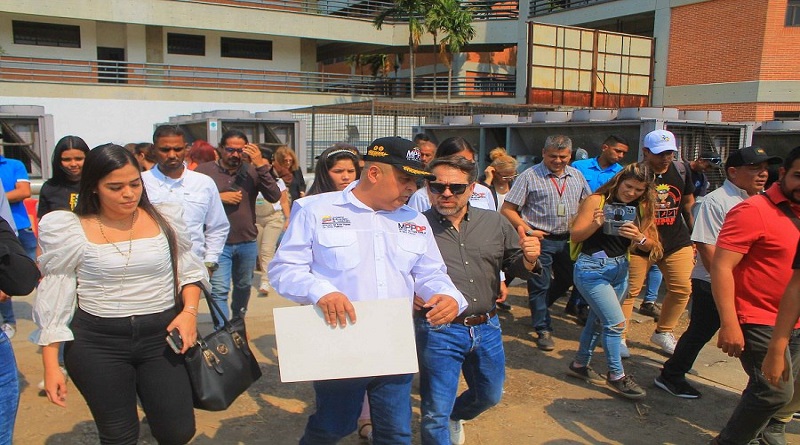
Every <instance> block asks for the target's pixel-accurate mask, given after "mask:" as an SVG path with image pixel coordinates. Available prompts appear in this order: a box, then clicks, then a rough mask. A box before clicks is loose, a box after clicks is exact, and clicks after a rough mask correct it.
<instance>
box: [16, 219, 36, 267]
mask: <svg viewBox="0 0 800 445" xmlns="http://www.w3.org/2000/svg"><path fill="white" fill-rule="evenodd" d="M17 238H19V243H20V244H22V248H23V249H25V254H26V255H28V258H30V259H32V260H34V261H36V246H37V243H36V235H35V234H34V233H33V229H32V228H30V227H28V228H27V229H21V230H20V231H19V233H18V234H17Z"/></svg>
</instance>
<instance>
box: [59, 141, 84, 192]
mask: <svg viewBox="0 0 800 445" xmlns="http://www.w3.org/2000/svg"><path fill="white" fill-rule="evenodd" d="M67 150H80V151H82V152H83V154H84V155H88V154H89V146H88V145H86V141H84V140H83V139H81V138H79V137H78V136H64V137H63V138H61V139H59V141H58V143H57V144H56V147H55V148H54V149H53V159H52V162H53V164H52V166H53V170H52V172H53V177H52V178H51V181H52V182H53V183H56V184H59V185H63V184H68V183H70V182H72V181H70V180H69V176H67V172H65V171H64V167H62V166H61V154H62V153H64V152H65V151H67ZM81 174H83V171H81Z"/></svg>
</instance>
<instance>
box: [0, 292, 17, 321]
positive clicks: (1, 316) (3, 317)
mask: <svg viewBox="0 0 800 445" xmlns="http://www.w3.org/2000/svg"><path fill="white" fill-rule="evenodd" d="M2 323H8V324H14V325H15V324H17V317H15V316H14V307H13V306H12V305H11V299H10V298H9V299H7V300H6V301H0V324H2Z"/></svg>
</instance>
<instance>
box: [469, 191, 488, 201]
mask: <svg viewBox="0 0 800 445" xmlns="http://www.w3.org/2000/svg"><path fill="white" fill-rule="evenodd" d="M484 199H486V193H485V192H480V193H479V192H472V196H470V197H469V200H470V201H483V200H484Z"/></svg>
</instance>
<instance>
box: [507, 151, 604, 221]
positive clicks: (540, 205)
mask: <svg viewBox="0 0 800 445" xmlns="http://www.w3.org/2000/svg"><path fill="white" fill-rule="evenodd" d="M562 189H563V193H559V192H560V191H561V190H562ZM591 193H592V192H591V190H590V189H589V184H588V183H587V182H586V179H585V178H584V177H583V174H581V172H580V171H578V170H577V169H575V168H573V167H570V166H566V167H565V168H564V173H563V174H562V175H561V176H556V175H555V174H553V173H552V172H551V171H550V170H549V169H548V168H547V167H546V166H545V165H544V163H539V164H536V165H534V166H533V167H531V168H529V169H527V170H525V171H524V172H522V174H520V175H519V177H518V178H517V180H516V181H514V185H513V186H512V187H511V190H510V191H509V192H508V194H507V195H506V202H510V203H511V204H515V205H517V206H519V212H520V215H521V216H522V219H523V220H524V221H525V222H526V223H528V225H530V226H531V227H533V228H534V229H538V230H542V231H544V232H547V233H549V234H551V235H564V234H567V233H569V224H570V221H571V220H572V217H573V216H575V214H576V213H578V204H580V202H581V201H582V200H583V198H585V197H586V196H589V195H590V194H591ZM560 204H563V205H564V214H563V215H561V216H559V215H558V208H559V205H560Z"/></svg>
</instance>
